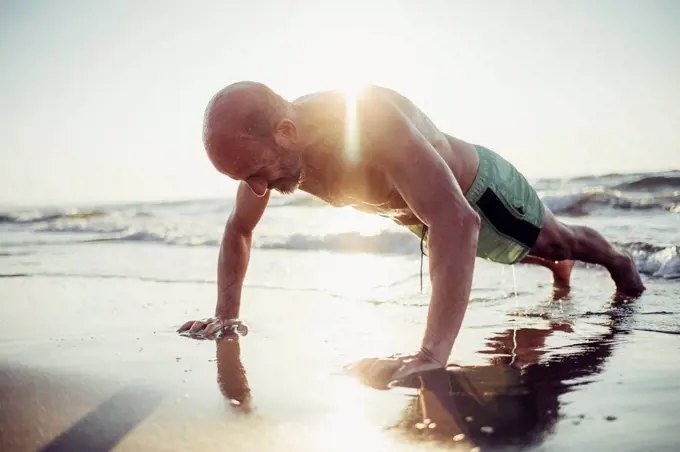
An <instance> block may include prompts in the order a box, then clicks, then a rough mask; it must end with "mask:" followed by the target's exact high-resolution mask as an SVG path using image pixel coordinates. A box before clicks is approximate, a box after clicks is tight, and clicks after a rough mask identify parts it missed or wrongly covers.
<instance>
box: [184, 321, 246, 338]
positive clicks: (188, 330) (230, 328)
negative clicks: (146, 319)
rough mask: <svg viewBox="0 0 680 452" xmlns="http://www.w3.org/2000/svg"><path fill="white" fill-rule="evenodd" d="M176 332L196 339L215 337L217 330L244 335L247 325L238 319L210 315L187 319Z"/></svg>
mask: <svg viewBox="0 0 680 452" xmlns="http://www.w3.org/2000/svg"><path fill="white" fill-rule="evenodd" d="M177 332H178V333H180V334H185V335H187V336H189V337H193V338H197V339H215V338H216V337H217V334H218V333H219V332H222V333H230V332H238V333H239V334H240V335H241V336H245V335H246V334H248V327H247V326H246V324H245V323H243V322H242V321H241V320H238V319H220V318H218V317H210V318H209V319H203V320H189V321H188V322H186V323H185V324H184V325H182V326H181V327H179V329H178V330H177Z"/></svg>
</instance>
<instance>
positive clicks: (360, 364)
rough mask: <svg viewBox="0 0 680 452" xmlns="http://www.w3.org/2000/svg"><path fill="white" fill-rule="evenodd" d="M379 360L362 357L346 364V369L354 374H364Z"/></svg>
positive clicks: (350, 373)
mask: <svg viewBox="0 0 680 452" xmlns="http://www.w3.org/2000/svg"><path fill="white" fill-rule="evenodd" d="M377 360H378V358H362V359H360V360H359V361H356V362H353V363H351V364H349V365H347V366H345V371H346V372H347V373H348V374H349V375H352V376H355V377H356V376H362V375H363V374H365V373H366V371H367V370H368V369H369V368H370V367H371V366H372V365H373V364H374V363H375V362H376V361H377Z"/></svg>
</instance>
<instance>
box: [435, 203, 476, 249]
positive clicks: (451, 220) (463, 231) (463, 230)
mask: <svg viewBox="0 0 680 452" xmlns="http://www.w3.org/2000/svg"><path fill="white" fill-rule="evenodd" d="M481 224H482V220H481V218H480V217H479V214H478V213H477V212H475V210H474V209H472V208H471V207H467V208H464V209H457V210H452V211H442V212H440V214H439V215H437V216H436V217H435V218H433V219H432V221H431V223H430V225H429V229H430V235H435V234H436V235H441V236H446V237H447V238H450V236H455V237H456V238H464V237H469V238H470V240H471V241H476V240H477V236H478V234H479V229H480V227H481Z"/></svg>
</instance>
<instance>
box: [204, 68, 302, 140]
mask: <svg viewBox="0 0 680 452" xmlns="http://www.w3.org/2000/svg"><path fill="white" fill-rule="evenodd" d="M289 110H290V104H289V103H288V101H286V100H285V99H283V98H282V97H281V96H279V95H278V94H276V93H275V92H274V91H273V90H272V89H270V88H269V87H267V86H266V85H264V84H262V83H257V82H247V81H246V82H237V83H233V84H231V85H229V86H227V87H226V88H224V89H222V90H220V91H218V92H217V93H216V94H215V95H214V96H213V97H212V99H210V102H208V106H207V107H206V109H205V116H204V122H203V142H204V144H205V147H206V150H207V151H208V152H209V153H210V152H215V151H218V152H219V149H220V148H222V147H223V145H224V144H227V145H228V144H229V143H228V142H229V141H230V139H232V138H235V137H237V136H239V135H247V136H251V137H256V138H269V137H271V136H272V134H273V132H274V130H275V128H276V125H277V124H278V122H279V121H281V119H283V118H284V117H286V115H287V113H288V112H289ZM225 140H226V141H227V143H224V141H225ZM227 147H230V146H227Z"/></svg>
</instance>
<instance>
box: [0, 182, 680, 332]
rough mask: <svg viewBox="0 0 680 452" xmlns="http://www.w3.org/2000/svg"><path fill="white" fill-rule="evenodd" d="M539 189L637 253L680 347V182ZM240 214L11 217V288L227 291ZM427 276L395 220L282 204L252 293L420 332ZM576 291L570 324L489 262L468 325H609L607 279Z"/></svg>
mask: <svg viewBox="0 0 680 452" xmlns="http://www.w3.org/2000/svg"><path fill="white" fill-rule="evenodd" d="M533 183H534V186H535V187H536V189H537V190H538V191H539V194H540V195H541V197H542V198H543V199H544V201H545V202H546V204H547V205H548V206H549V207H550V208H551V209H552V210H553V212H554V213H555V214H556V215H557V216H558V217H559V218H560V219H561V220H562V221H564V222H566V223H578V224H585V225H589V226H592V227H594V228H596V229H597V230H599V231H600V232H601V233H602V234H603V235H605V236H606V237H607V238H608V239H610V240H611V241H613V242H614V243H615V244H616V246H619V247H621V248H624V249H627V250H629V251H630V252H631V253H633V255H634V257H635V259H636V262H637V265H638V268H639V269H640V271H641V272H642V273H643V275H644V282H645V284H646V285H647V287H648V288H649V290H648V291H647V293H645V295H644V296H643V297H642V299H641V300H640V302H639V303H638V305H639V306H641V307H642V308H640V310H641V311H647V312H660V313H662V314H655V315H642V314H640V315H639V316H637V317H636V321H637V322H639V323H640V325H638V326H639V328H642V329H646V330H654V331H660V332H669V333H680V314H678V312H680V309H679V308H678V307H677V306H676V304H677V301H678V295H679V294H680V248H679V247H680V172H677V171H675V172H673V171H671V172H666V173H654V174H625V175H620V174H614V175H606V176H593V177H582V178H577V179H571V180H558V179H546V180H536V181H533ZM232 202H233V200H231V199H219V200H216V199H199V200H187V201H173V202H155V203H141V202H140V203H127V204H113V205H73V206H70V205H64V206H59V207H49V208H20V207H14V208H11V209H5V211H4V212H3V213H2V214H0V276H3V277H15V278H51V279H52V280H54V282H55V283H58V282H59V281H63V280H65V279H74V278H80V279H83V278H87V279H136V280H148V281H157V282H161V283H167V284H173V283H193V284H205V285H214V284H215V281H216V259H217V252H218V247H219V242H220V239H221V234H222V230H223V228H224V223H225V220H226V219H227V217H228V215H229V213H230V211H231V207H232ZM420 264H421V254H420V242H419V240H418V239H417V238H416V237H415V236H413V235H412V234H411V233H409V232H408V231H407V230H405V228H402V227H399V226H397V225H395V224H393V223H391V222H389V221H388V220H386V219H383V218H379V217H375V216H371V215H368V214H363V213H359V212H356V211H354V210H352V209H351V208H333V207H329V206H325V205H323V204H321V203H319V202H318V201H316V200H314V199H313V198H310V197H308V196H307V195H305V194H304V193H301V194H295V195H291V196H286V197H284V196H278V195H274V196H273V197H272V201H271V203H270V206H269V207H268V209H267V211H266V213H265V215H264V217H263V218H262V221H261V223H260V224H259V225H258V227H257V229H256V231H255V235H254V250H253V253H252V256H251V263H250V267H249V271H248V274H247V277H246V289H245V291H244V293H245V294H247V290H248V288H266V289H271V290H274V291H286V292H290V291H301V292H307V293H318V294H319V297H320V298H327V297H333V298H339V299H347V300H348V301H350V302H360V303H363V302H367V303H373V304H388V305H393V306H395V307H404V308H418V309H420V311H422V312H419V313H417V314H413V318H414V319H417V321H418V322H420V321H422V318H423V317H424V312H425V311H424V310H425V309H426V307H427V302H428V298H429V293H430V286H429V279H428V272H427V258H425V265H424V266H423V282H424V284H423V288H422V289H421V282H420V278H421V273H420ZM573 286H574V289H573V291H572V295H571V300H572V301H571V303H570V304H569V308H568V309H566V308H565V307H564V306H566V304H565V303H564V302H561V303H558V304H559V307H560V309H558V310H556V308H555V306H556V304H555V303H552V302H551V287H550V275H549V274H548V272H547V271H546V270H544V269H541V268H537V267H530V266H526V265H517V266H514V267H508V266H502V265H497V264H493V263H490V262H487V261H484V260H481V259H478V260H477V265H476V270H475V276H474V282H473V291H472V297H471V303H470V308H469V312H468V315H467V317H466V324H474V322H475V319H477V318H479V319H484V320H483V321H482V320H480V322H482V324H484V322H487V325H491V324H494V325H497V326H502V325H504V324H506V323H507V321H508V319H510V320H512V318H513V316H514V317H516V316H522V317H524V318H533V317H536V318H543V319H545V318H548V317H550V318H552V317H560V316H561V317H565V316H567V317H568V316H569V315H572V316H577V317H578V316H579V315H580V316H583V315H586V314H588V313H590V314H592V313H596V312H607V309H608V306H609V302H610V301H611V300H610V295H611V292H612V285H611V281H610V280H609V278H608V275H607V273H606V272H605V271H604V270H603V269H602V268H598V267H596V266H585V265H579V266H577V268H576V269H575V274H574V278H573ZM282 293H283V292H282ZM246 298H247V295H246ZM246 302H247V301H244V303H246ZM648 308H649V309H648ZM565 309H566V311H568V313H567V314H565V312H566V311H565ZM491 313H495V315H492V314H491ZM210 314H211V312H204V313H202V315H201V316H208V315H210ZM574 318H575V317H574ZM183 320H185V319H177V323H182V321H183ZM489 322H490V323H489Z"/></svg>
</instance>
